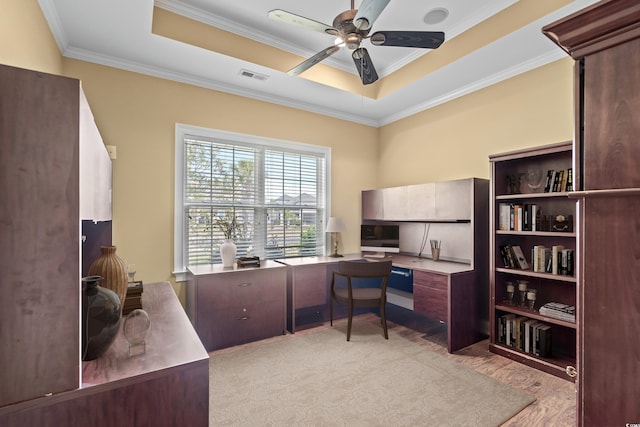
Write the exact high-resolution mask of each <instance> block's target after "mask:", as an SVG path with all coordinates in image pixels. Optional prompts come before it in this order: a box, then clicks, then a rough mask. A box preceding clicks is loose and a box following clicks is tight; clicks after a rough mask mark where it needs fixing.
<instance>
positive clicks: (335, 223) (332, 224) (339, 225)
mask: <svg viewBox="0 0 640 427" xmlns="http://www.w3.org/2000/svg"><path fill="white" fill-rule="evenodd" d="M346 230H347V227H345V226H344V222H342V219H340V218H338V217H334V216H332V217H330V218H329V221H327V229H326V230H325V231H326V232H327V233H331V239H332V241H333V243H332V245H333V253H332V254H331V255H329V256H332V257H341V256H342V255H339V254H338V233H340V232H343V231H346Z"/></svg>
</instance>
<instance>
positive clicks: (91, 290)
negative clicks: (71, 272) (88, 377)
mask: <svg viewBox="0 0 640 427" xmlns="http://www.w3.org/2000/svg"><path fill="white" fill-rule="evenodd" d="M101 279H102V278H101V277H100V276H87V277H83V278H82V360H93V359H96V358H98V357H100V355H102V353H104V352H105V350H107V349H108V348H109V346H110V345H111V343H112V342H113V340H114V339H115V337H116V335H117V334H118V330H119V327H120V318H121V312H122V308H121V304H120V299H119V298H118V295H116V293H115V292H113V291H112V290H111V289H107V288H103V287H102V286H100V285H98V282H100V280H101Z"/></svg>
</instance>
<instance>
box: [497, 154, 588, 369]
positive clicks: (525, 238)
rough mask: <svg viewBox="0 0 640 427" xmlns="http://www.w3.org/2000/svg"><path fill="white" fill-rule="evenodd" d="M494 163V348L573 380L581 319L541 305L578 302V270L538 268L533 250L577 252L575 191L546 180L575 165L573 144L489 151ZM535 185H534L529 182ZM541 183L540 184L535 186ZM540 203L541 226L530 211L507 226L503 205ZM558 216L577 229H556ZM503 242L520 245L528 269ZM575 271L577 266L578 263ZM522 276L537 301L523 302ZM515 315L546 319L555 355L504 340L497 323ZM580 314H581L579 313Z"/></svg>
mask: <svg viewBox="0 0 640 427" xmlns="http://www.w3.org/2000/svg"><path fill="white" fill-rule="evenodd" d="M490 164H491V185H490V192H491V203H490V230H492V233H491V237H490V251H489V252H490V294H491V298H490V325H491V337H490V345H489V349H490V350H491V351H492V352H493V353H497V354H500V355H502V356H505V357H508V358H510V359H512V360H516V361H518V362H520V363H523V364H525V365H528V366H531V367H534V368H536V369H539V370H541V371H544V372H547V373H550V374H552V375H555V376H558V377H560V378H564V379H567V380H569V381H573V380H574V378H573V377H572V376H571V375H572V374H573V371H574V368H575V365H576V349H577V345H576V339H577V332H576V331H577V325H576V322H570V321H566V320H560V319H556V318H553V317H549V316H545V315H542V314H540V312H539V311H538V310H539V308H540V307H541V306H542V305H543V304H545V303H548V302H559V303H563V304H568V305H572V306H576V309H577V298H576V295H577V289H576V284H577V282H576V277H575V275H574V274H571V275H562V274H552V273H551V272H545V271H534V270H533V267H532V266H533V260H532V251H533V247H534V246H539V245H541V246H545V247H547V248H551V247H552V246H562V247H563V248H565V249H570V250H572V251H573V253H574V263H575V254H576V232H575V230H576V224H575V222H576V202H575V200H573V199H571V198H569V197H568V196H569V195H570V194H571V191H550V190H548V191H545V180H546V175H547V172H548V171H550V170H555V171H560V170H561V171H567V170H568V169H570V168H572V164H573V144H572V142H570V141H569V142H563V143H557V144H551V145H546V146H542V147H535V148H531V149H525V150H518V151H512V152H508V153H502V154H496V155H492V156H490ZM532 170H537V171H538V172H541V174H542V180H541V182H540V183H539V184H538V183H536V182H532V181H531V180H529V181H528V180H527V178H526V177H527V171H532ZM530 184H531V185H530ZM536 184H538V185H536ZM505 204H506V205H509V206H510V207H512V206H514V205H520V206H524V205H534V204H535V205H536V207H537V209H539V210H540V216H539V218H538V222H537V227H536V229H532V227H531V216H529V217H528V219H527V223H526V224H525V223H522V225H516V224H514V223H513V218H511V222H510V223H509V225H508V226H507V227H506V229H504V228H505V224H504V218H503V220H502V228H503V229H501V228H500V225H501V218H500V207H501V205H502V206H504V205H505ZM557 215H564V216H565V217H569V216H571V217H572V218H573V222H572V228H571V229H569V230H568V231H557V230H554V229H553V228H552V224H553V218H555V217H556V216H557ZM504 246H520V248H521V249H522V252H523V254H524V257H525V259H526V260H527V262H528V264H529V268H528V269H520V268H514V267H512V266H506V265H505V264H504V261H503V257H502V255H501V252H500V248H501V247H504ZM574 271H575V268H574ZM518 280H526V281H527V282H528V285H527V286H528V290H531V289H535V290H536V301H535V306H534V308H533V309H532V310H531V309H529V308H528V306H525V307H522V306H520V299H519V298H520V297H519V294H518ZM508 282H512V283H513V284H514V285H515V295H514V297H513V300H512V302H511V303H508V302H507V297H506V295H507V292H506V291H507V288H506V286H507V283H508ZM508 314H513V315H515V316H522V317H526V318H528V319H531V320H536V321H539V322H542V323H544V324H546V325H549V326H550V327H551V337H552V338H551V339H552V344H551V354H550V355H548V356H547V357H540V356H536V355H535V354H534V353H532V352H525V351H522V350H520V349H518V348H517V347H512V346H510V345H508V344H507V343H503V342H500V340H499V334H498V328H499V320H500V318H501V317H502V316H505V315H508ZM576 318H577V317H576Z"/></svg>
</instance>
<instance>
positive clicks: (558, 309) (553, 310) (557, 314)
mask: <svg viewBox="0 0 640 427" xmlns="http://www.w3.org/2000/svg"><path fill="white" fill-rule="evenodd" d="M538 311H539V312H540V314H542V315H543V316H547V317H553V318H554V319H559V320H565V321H567V322H575V321H576V307H575V306H573V305H568V304H562V303H559V302H548V303H546V304H543V305H542V307H540V310H538Z"/></svg>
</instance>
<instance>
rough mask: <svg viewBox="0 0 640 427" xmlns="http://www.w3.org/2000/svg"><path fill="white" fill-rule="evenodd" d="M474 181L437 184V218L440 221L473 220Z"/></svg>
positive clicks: (465, 180)
mask: <svg viewBox="0 0 640 427" xmlns="http://www.w3.org/2000/svg"><path fill="white" fill-rule="evenodd" d="M472 184H473V180H472V179H458V180H455V181H444V182H436V185H435V187H436V188H435V190H436V196H435V199H436V212H435V213H436V216H435V218H436V219H437V220H440V221H458V220H471V203H472V200H473V193H472V188H473V187H472Z"/></svg>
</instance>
